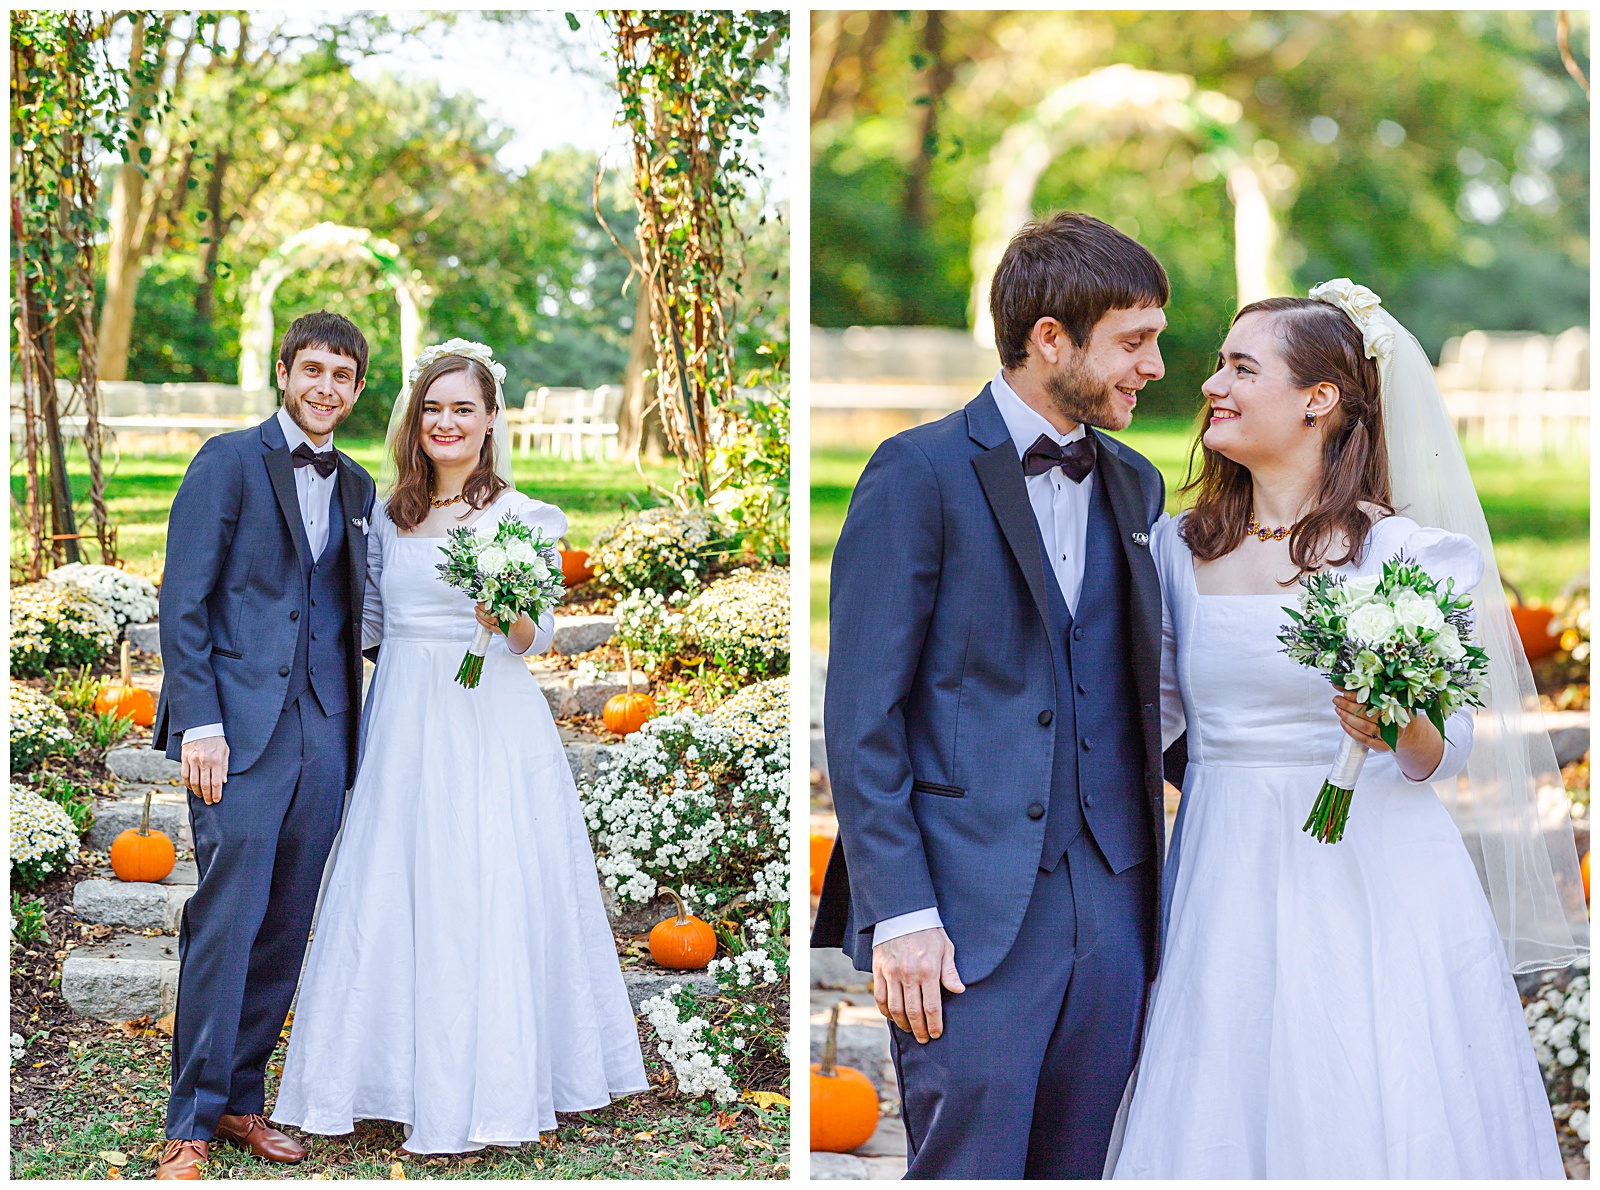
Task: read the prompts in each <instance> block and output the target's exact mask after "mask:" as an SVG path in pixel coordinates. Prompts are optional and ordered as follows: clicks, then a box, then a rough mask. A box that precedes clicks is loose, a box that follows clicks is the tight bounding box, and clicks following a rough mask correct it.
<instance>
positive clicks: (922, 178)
mask: <svg viewBox="0 0 1600 1190" xmlns="http://www.w3.org/2000/svg"><path fill="white" fill-rule="evenodd" d="M944 21H945V18H944V14H943V13H941V12H937V11H934V12H930V13H928V19H927V24H925V25H923V27H922V52H923V53H924V54H925V55H927V57H928V59H929V63H928V89H927V92H926V94H925V95H924V97H923V103H922V119H921V120H920V121H918V124H919V127H918V129H917V146H916V153H915V155H914V156H913V157H912V159H911V169H910V171H909V172H908V174H907V175H906V192H905V203H904V207H903V209H904V211H905V217H906V221H907V222H908V223H911V224H912V225H914V226H916V227H921V228H926V227H927V226H928V221H929V210H928V175H929V173H930V172H931V171H932V169H933V159H934V156H935V155H936V154H937V153H938V151H939V107H940V105H941V104H943V103H944V97H945V93H946V92H947V91H949V90H950V87H951V84H952V83H954V82H955V70H954V68H953V67H952V66H951V65H950V64H949V63H948V62H946V61H945V57H944V49H945V25H944Z"/></svg>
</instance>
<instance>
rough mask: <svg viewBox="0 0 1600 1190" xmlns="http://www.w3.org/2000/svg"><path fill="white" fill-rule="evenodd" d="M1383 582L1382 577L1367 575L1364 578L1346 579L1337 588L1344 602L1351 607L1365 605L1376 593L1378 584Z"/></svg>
mask: <svg viewBox="0 0 1600 1190" xmlns="http://www.w3.org/2000/svg"><path fill="white" fill-rule="evenodd" d="M1382 581H1383V576H1382V575H1377V574H1369V575H1367V576H1366V577H1365V578H1352V579H1346V580H1345V583H1344V586H1342V587H1340V588H1339V591H1340V594H1341V596H1342V597H1343V599H1344V602H1345V603H1346V604H1347V605H1348V606H1351V607H1355V606H1357V605H1359V604H1362V603H1366V602H1367V601H1368V600H1369V599H1371V598H1372V597H1373V596H1374V595H1376V594H1377V593H1378V584H1379V583H1380V582H1382Z"/></svg>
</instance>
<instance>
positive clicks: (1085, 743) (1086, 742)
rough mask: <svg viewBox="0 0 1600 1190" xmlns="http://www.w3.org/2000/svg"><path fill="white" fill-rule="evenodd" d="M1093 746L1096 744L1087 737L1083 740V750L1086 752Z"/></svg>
mask: <svg viewBox="0 0 1600 1190" xmlns="http://www.w3.org/2000/svg"><path fill="white" fill-rule="evenodd" d="M1093 747H1094V744H1093V743H1092V742H1091V741H1089V740H1087V739H1086V740H1084V741H1083V750H1084V751H1085V752H1087V751H1089V750H1090V749H1091V748H1093Z"/></svg>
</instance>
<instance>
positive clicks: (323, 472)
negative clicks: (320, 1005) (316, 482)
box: [289, 442, 339, 479]
mask: <svg viewBox="0 0 1600 1190" xmlns="http://www.w3.org/2000/svg"><path fill="white" fill-rule="evenodd" d="M289 457H290V458H291V459H293V460H294V465H295V466H296V467H315V468H316V469H317V474H318V475H320V476H322V478H323V479H327V478H328V476H330V475H332V474H333V472H334V468H336V467H338V465H339V459H338V456H337V455H335V454H334V453H333V451H331V450H312V449H311V447H310V446H309V445H308V444H307V443H304V442H302V443H301V444H300V445H299V446H297V447H295V448H294V450H293V451H292V452H291V453H290V455H289Z"/></svg>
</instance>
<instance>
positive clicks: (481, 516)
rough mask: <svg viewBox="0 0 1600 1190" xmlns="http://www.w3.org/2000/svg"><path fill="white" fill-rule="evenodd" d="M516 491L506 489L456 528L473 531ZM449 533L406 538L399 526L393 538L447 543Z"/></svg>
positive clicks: (385, 512) (509, 488)
mask: <svg viewBox="0 0 1600 1190" xmlns="http://www.w3.org/2000/svg"><path fill="white" fill-rule="evenodd" d="M516 490H517V489H516V488H513V487H507V488H506V490H505V491H503V492H501V493H500V494H499V495H498V496H496V497H495V498H494V499H493V500H491V501H490V502H489V504H488V506H487V507H486V508H483V509H480V510H479V512H478V515H477V516H476V517H474V518H473V519H472V520H470V521H467V522H466V523H465V524H461V525H457V526H456V528H457V529H474V528H476V527H477V526H478V525H480V524H482V523H483V522H484V521H486V520H488V519H489V514H490V513H492V512H493V511H494V509H495V506H496V505H498V504H499V503H500V502H501V501H502V500H504V499H505V498H506V497H507V496H508V495H510V494H511V493H512V492H514V491H516ZM383 515H384V516H388V515H389V510H388V509H387V508H385V509H384V510H383ZM389 523H390V524H391V525H394V520H393V519H392V518H391V519H390V521H389ZM451 532H453V530H446V531H445V532H444V533H438V534H434V533H430V534H427V535H424V536H419V535H416V534H413V535H412V536H410V537H407V536H406V535H405V534H403V533H401V532H400V526H399V525H395V529H394V538H395V540H396V541H449V540H450V533H451Z"/></svg>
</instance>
